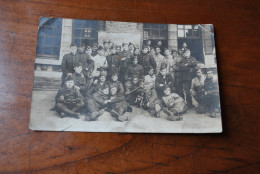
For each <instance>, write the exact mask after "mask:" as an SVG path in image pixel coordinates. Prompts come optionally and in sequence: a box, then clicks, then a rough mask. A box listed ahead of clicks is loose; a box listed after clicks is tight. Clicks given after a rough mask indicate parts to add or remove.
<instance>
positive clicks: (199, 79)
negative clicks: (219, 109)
mask: <svg viewBox="0 0 260 174" xmlns="http://www.w3.org/2000/svg"><path fill="white" fill-rule="evenodd" d="M205 79H206V76H205V75H204V74H202V72H201V69H200V68H197V69H196V77H195V78H194V79H192V81H191V89H190V93H191V96H192V97H193V98H192V99H193V100H192V101H193V104H194V106H195V107H196V112H197V113H198V114H202V113H205V107H204V106H203V102H202V98H203V95H204V92H205V91H204V81H205Z"/></svg>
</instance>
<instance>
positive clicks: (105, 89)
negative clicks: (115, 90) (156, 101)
mask: <svg viewBox="0 0 260 174" xmlns="http://www.w3.org/2000/svg"><path fill="white" fill-rule="evenodd" d="M109 98H110V95H109V86H108V85H107V84H104V85H103V86H102V87H101V89H99V90H98V91H97V92H95V93H94V94H93V99H91V100H86V111H87V112H88V113H89V116H88V117H86V121H94V120H97V119H98V117H99V116H101V115H102V114H103V113H104V112H105V109H106V107H107V105H108V103H109V102H110V99H109Z"/></svg>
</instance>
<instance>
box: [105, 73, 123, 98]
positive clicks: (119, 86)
mask: <svg viewBox="0 0 260 174" xmlns="http://www.w3.org/2000/svg"><path fill="white" fill-rule="evenodd" d="M118 73H119V71H118V69H116V68H114V69H113V70H111V72H110V74H111V79H110V81H109V86H112V85H113V86H116V87H117V92H118V93H120V94H123V95H124V94H125V90H124V87H123V84H122V83H121V82H120V81H119V80H118Z"/></svg>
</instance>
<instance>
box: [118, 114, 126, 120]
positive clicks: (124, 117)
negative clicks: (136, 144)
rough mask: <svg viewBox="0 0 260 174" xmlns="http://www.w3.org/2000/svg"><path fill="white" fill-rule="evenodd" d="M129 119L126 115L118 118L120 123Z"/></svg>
mask: <svg viewBox="0 0 260 174" xmlns="http://www.w3.org/2000/svg"><path fill="white" fill-rule="evenodd" d="M127 120H128V117H127V116H126V115H121V116H119V117H118V121H127Z"/></svg>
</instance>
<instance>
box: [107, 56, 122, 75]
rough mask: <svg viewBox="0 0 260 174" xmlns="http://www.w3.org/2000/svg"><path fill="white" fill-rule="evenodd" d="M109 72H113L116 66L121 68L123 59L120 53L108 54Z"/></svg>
mask: <svg viewBox="0 0 260 174" xmlns="http://www.w3.org/2000/svg"><path fill="white" fill-rule="evenodd" d="M107 64H108V72H112V70H113V69H114V68H117V69H118V70H119V69H120V64H121V59H120V58H119V54H117V53H116V54H110V55H109V56H107Z"/></svg>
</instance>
